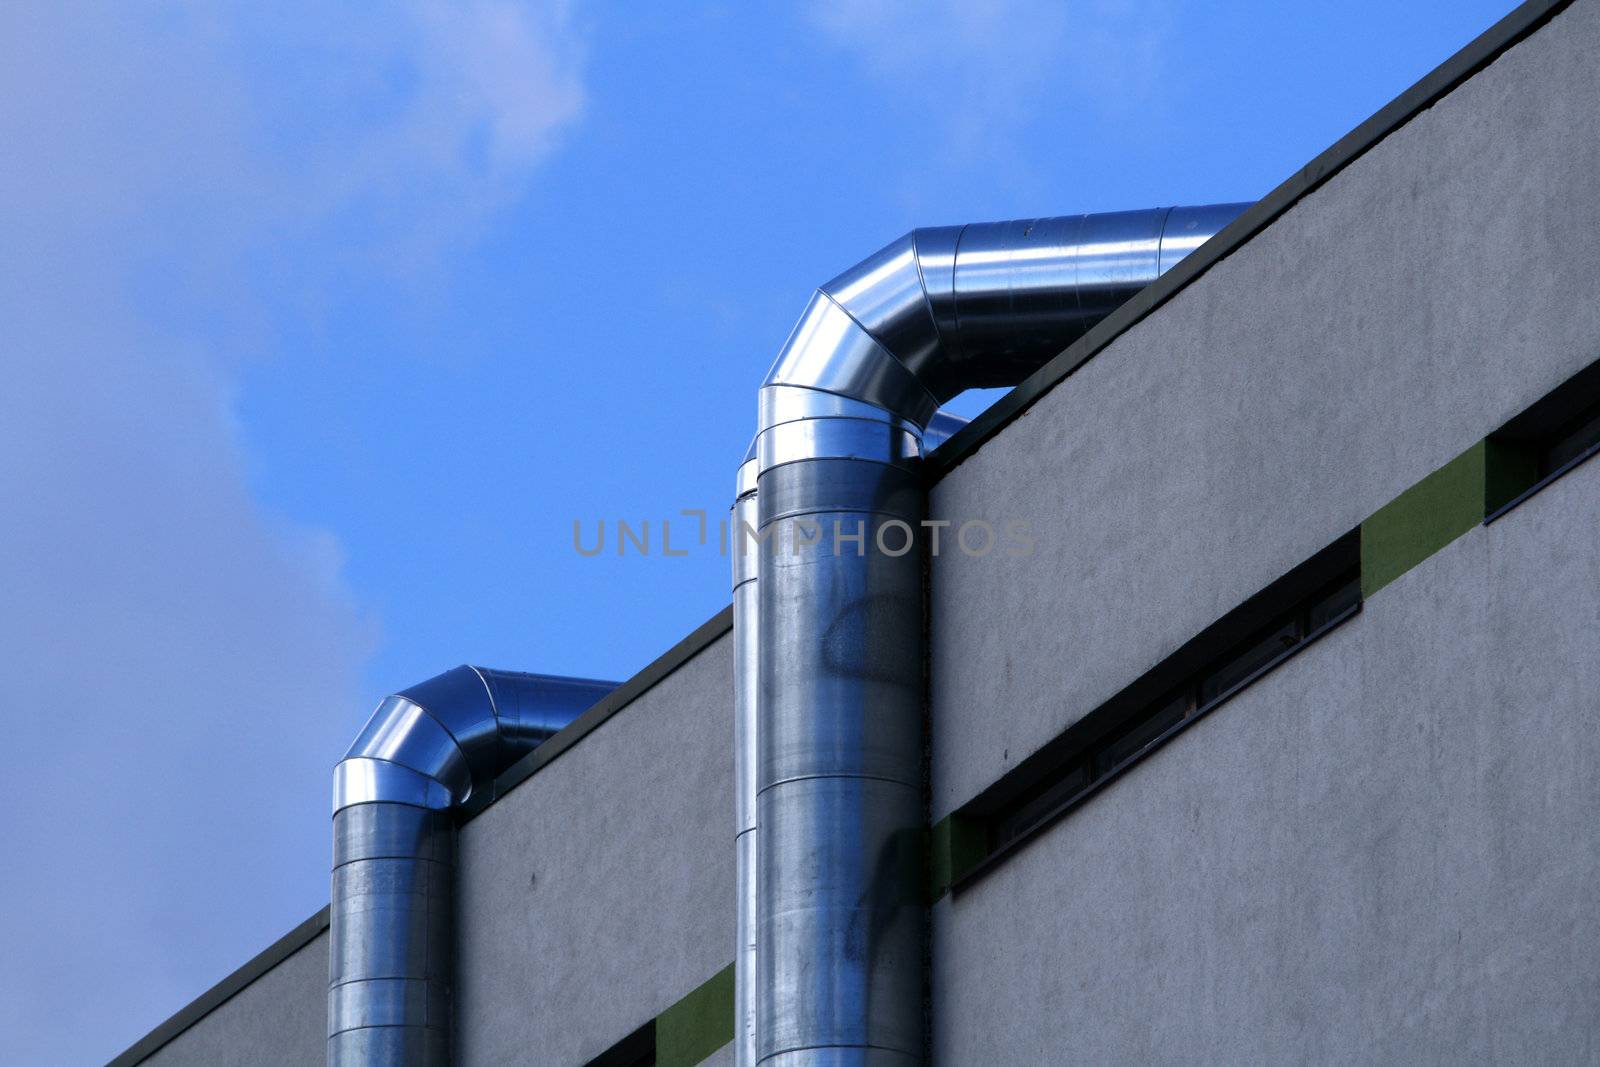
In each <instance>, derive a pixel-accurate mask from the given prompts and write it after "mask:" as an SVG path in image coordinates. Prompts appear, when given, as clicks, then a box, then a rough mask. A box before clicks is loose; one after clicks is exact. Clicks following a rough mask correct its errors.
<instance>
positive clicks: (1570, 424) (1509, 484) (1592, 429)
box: [1484, 362, 1600, 522]
mask: <svg viewBox="0 0 1600 1067" xmlns="http://www.w3.org/2000/svg"><path fill="white" fill-rule="evenodd" d="M1488 446H1489V463H1488V471H1487V478H1488V485H1487V487H1486V489H1487V492H1486V497H1485V503H1486V505H1487V506H1486V508H1485V510H1486V511H1487V515H1486V517H1485V519H1484V521H1485V522H1493V521H1494V520H1495V519H1498V518H1499V517H1500V516H1502V515H1504V514H1505V513H1506V512H1508V511H1510V510H1511V509H1512V508H1514V507H1516V506H1517V505H1518V504H1520V503H1522V502H1523V501H1524V500H1526V499H1528V498H1529V497H1531V496H1533V495H1534V494H1535V493H1537V492H1538V491H1539V490H1541V489H1543V488H1544V487H1545V486H1547V485H1549V484H1550V483H1551V482H1553V481H1555V480H1556V479H1557V478H1559V477H1561V476H1562V475H1563V474H1566V473H1567V472H1568V471H1570V470H1572V469H1573V468H1574V467H1576V466H1578V465H1579V464H1580V463H1582V462H1583V461H1584V460H1586V459H1588V458H1589V457H1590V456H1593V455H1594V454H1595V453H1596V452H1600V362H1595V363H1591V364H1589V366H1587V367H1585V368H1584V369H1583V370H1581V371H1579V372H1578V373H1577V374H1575V375H1573V376H1572V377H1571V378H1568V379H1567V380H1566V381H1565V382H1563V383H1562V384H1561V385H1558V386H1557V387H1556V388H1554V389H1552V390H1551V391H1550V392H1549V393H1547V394H1545V395H1544V396H1543V397H1541V398H1540V399H1539V400H1538V401H1537V402H1536V403H1534V404H1533V405H1531V406H1530V407H1529V408H1528V409H1527V410H1526V411H1524V412H1523V413H1522V414H1520V415H1518V416H1517V417H1516V418H1514V419H1512V420H1511V421H1510V422H1508V423H1506V424H1505V425H1504V426H1502V427H1500V429H1498V430H1496V431H1495V432H1494V433H1492V434H1490V435H1489V441H1488Z"/></svg>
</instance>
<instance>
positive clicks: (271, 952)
mask: <svg viewBox="0 0 1600 1067" xmlns="http://www.w3.org/2000/svg"><path fill="white" fill-rule="evenodd" d="M327 928H328V906H327V905H323V907H322V910H321V911H318V912H317V913H316V914H315V915H313V916H311V917H310V918H309V919H306V920H305V921H304V922H302V923H301V924H300V925H298V926H296V927H295V928H294V929H293V930H290V931H289V932H288V933H286V934H284V935H283V936H282V937H280V938H278V940H276V941H274V942H273V943H272V944H270V945H268V946H267V947H266V948H264V949H262V950H261V951H260V952H258V953H256V954H255V955H254V956H252V957H251V958H250V959H249V960H247V961H246V962H245V964H244V965H243V966H241V967H239V968H238V969H237V970H235V971H234V972H233V973H232V974H230V975H228V977H226V978H224V979H223V980H222V981H220V982H218V983H217V984H216V985H214V986H212V987H211V988H210V989H208V990H206V991H205V992H204V993H201V994H200V995H199V996H198V997H195V998H194V999H193V1000H191V1001H190V1002H189V1003H187V1004H185V1005H184V1006H183V1007H182V1008H179V1009H178V1010H177V1011H176V1012H174V1013H173V1014H172V1015H171V1016H169V1017H168V1018H167V1019H166V1021H165V1022H162V1023H161V1024H160V1025H159V1026H157V1027H156V1028H155V1029H154V1030H151V1031H150V1032H149V1033H147V1034H145V1035H144V1036H143V1037H141V1038H140V1039H139V1040H137V1041H135V1042H134V1043H133V1044H131V1045H129V1046H128V1048H127V1050H126V1051H124V1052H123V1053H122V1054H121V1055H120V1056H118V1057H117V1058H116V1059H114V1060H112V1061H111V1062H110V1063H109V1064H107V1065H106V1067H133V1065H134V1064H136V1063H142V1062H143V1061H144V1060H146V1059H149V1058H150V1057H151V1056H153V1055H155V1054H156V1053H157V1052H158V1051H160V1049H161V1048H163V1047H164V1046H166V1045H167V1044H170V1043H171V1042H172V1041H173V1040H174V1039H175V1038H177V1037H178V1035H180V1034H182V1033H183V1032H184V1031H185V1030H187V1029H189V1028H190V1027H191V1026H193V1025H194V1024H195V1023H197V1022H199V1021H200V1020H201V1019H203V1018H205V1017H206V1016H207V1015H210V1014H211V1013H212V1012H213V1011H216V1010H217V1009H218V1008H220V1007H222V1005H223V1004H225V1003H227V1002H228V1001H229V1000H232V999H233V997H234V994H236V993H240V992H242V991H243V990H244V989H245V987H246V986H249V985H251V984H253V983H254V982H255V980H256V979H258V978H260V977H261V976H262V975H264V974H266V973H267V972H268V971H270V970H272V969H273V968H274V967H276V966H278V964H280V963H282V962H283V961H284V960H286V959H288V958H289V957H290V956H293V955H294V954H295V953H296V952H299V951H300V950H301V949H303V948H305V947H306V946H307V945H309V944H311V942H313V941H315V940H316V939H317V938H318V937H320V936H321V935H322V932H323V931H324V930H326V929H327Z"/></svg>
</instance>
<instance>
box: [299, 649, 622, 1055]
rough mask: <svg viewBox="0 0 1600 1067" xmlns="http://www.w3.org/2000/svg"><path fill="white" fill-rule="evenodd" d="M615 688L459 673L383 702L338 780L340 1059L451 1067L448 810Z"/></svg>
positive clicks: (451, 835)
mask: <svg viewBox="0 0 1600 1067" xmlns="http://www.w3.org/2000/svg"><path fill="white" fill-rule="evenodd" d="M614 688H616V683H614V682H600V681H594V680H591V679H587V678H555V677H549V676H545V675H536V674H520V673H516V672H512V671H493V670H486V669H484V668H480V667H457V668H455V669H454V670H451V671H446V672H445V673H444V674H441V675H439V676H438V677H436V678H431V679H429V680H428V681H426V682H423V683H422V684H420V685H416V686H412V687H411V688H410V689H406V690H403V691H401V692H399V693H396V694H395V695H393V696H391V697H387V698H385V699H384V700H383V702H382V703H380V704H379V705H378V709H377V711H375V712H373V714H372V718H371V719H370V720H369V721H368V722H367V725H366V728H365V729H363V730H362V731H361V734H360V736H358V737H357V738H356V740H355V743H354V744H352V745H351V746H350V751H349V752H348V753H347V754H346V755H345V757H344V759H343V760H341V761H340V763H339V765H338V766H337V767H336V768H335V769H334V772H333V904H332V908H331V917H330V922H331V929H330V943H331V946H332V947H331V952H330V957H331V959H330V963H329V975H328V1063H329V1064H330V1065H362V1067H370V1065H374V1064H384V1065H403V1067H412V1065H415V1067H442V1065H444V1064H448V1063H449V1062H450V999H451V985H452V977H451V969H452V966H453V958H454V937H453V928H454V886H455V833H456V831H455V827H456V823H455V813H454V812H453V811H452V810H451V809H452V808H454V807H456V806H458V805H460V804H461V803H463V802H464V801H465V800H466V799H467V798H468V797H469V796H471V795H472V792H473V790H474V789H477V788H479V787H481V786H483V785H484V784H486V783H487V782H489V781H490V780H491V779H493V777H494V776H495V775H496V774H498V773H500V772H501V771H502V770H504V769H505V768H506V767H507V766H509V765H510V764H511V763H513V762H515V760H516V759H517V758H518V757H520V756H522V755H523V754H524V753H526V752H528V751H530V750H532V749H533V748H535V747H537V746H538V745H539V744H541V743H542V742H543V741H545V740H546V739H547V738H549V737H550V735H551V734H553V733H555V732H556V731H557V730H559V729H561V728H562V727H563V726H566V725H567V724H568V723H570V722H571V721H572V720H573V719H575V718H577V716H578V715H579V714H581V713H582V712H583V711H584V710H585V709H587V708H589V707H590V706H592V705H593V704H595V703H596V702H598V701H599V700H600V699H601V698H602V697H604V696H605V695H606V694H607V693H609V692H610V691H611V690H612V689H614Z"/></svg>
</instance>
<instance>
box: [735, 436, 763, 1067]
mask: <svg viewBox="0 0 1600 1067" xmlns="http://www.w3.org/2000/svg"><path fill="white" fill-rule="evenodd" d="M759 522H760V516H759V515H758V514H757V511H756V460H755V446H754V444H752V445H751V451H750V453H749V454H748V455H746V457H745V461H744V462H743V463H742V464H740V465H739V474H738V478H737V484H736V486H735V493H734V503H733V516H732V528H733V542H732V544H733V552H732V556H733V657H734V671H735V675H734V689H733V798H734V850H735V851H734V884H735V894H736V903H735V907H736V909H737V910H736V912H735V919H734V946H735V956H734V965H733V1003H734V1032H733V1040H734V1046H733V1062H734V1064H735V1067H755V1065H756V1062H757V1059H756V1031H757V1027H758V1025H759V1024H758V1022H757V1020H758V1018H759V1016H758V1014H757V1013H758V1005H757V1002H756V991H757V989H758V984H757V979H756V902H757V888H756V886H757V882H756V736H757V730H758V724H757V722H756V713H757V707H758V706H759V701H758V699H757V681H758V675H757V670H758V668H757V659H756V657H757V653H758V652H759V650H760V647H761V646H760V642H759V639H758V637H757V634H758V625H759V623H760V618H761V616H760V611H759V604H758V603H757V599H756V589H757V573H756V564H757V557H756V552H755V548H754V547H753V546H754V545H755V544H756V542H755V541H754V540H753V538H752V536H751V535H753V534H754V533H755V532H756V530H757V528H758V523H759Z"/></svg>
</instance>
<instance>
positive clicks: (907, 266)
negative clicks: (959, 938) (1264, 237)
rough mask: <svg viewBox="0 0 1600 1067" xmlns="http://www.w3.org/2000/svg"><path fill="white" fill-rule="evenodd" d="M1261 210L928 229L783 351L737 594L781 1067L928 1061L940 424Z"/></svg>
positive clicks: (890, 252)
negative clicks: (949, 404)
mask: <svg viewBox="0 0 1600 1067" xmlns="http://www.w3.org/2000/svg"><path fill="white" fill-rule="evenodd" d="M1246 206H1248V205H1245V204H1226V205H1215V206H1211V207H1200V208H1166V209H1159V210H1153V211H1134V212H1120V213H1116V214H1105V215H1078V216H1069V217H1062V218H1050V219H1031V220H1022V221H1016V222H1001V223H991V224H982V225H971V226H964V227H940V228H934V229H923V230H916V231H914V232H912V233H910V234H908V235H907V236H905V237H903V238H901V239H900V240H898V241H896V242H894V243H893V244H891V245H889V246H888V247H886V248H884V249H882V250H881V251H879V252H877V253H876V254H874V255H873V256H871V257H869V258H868V259H866V260H865V261H863V262H862V263H861V264H859V265H858V266H856V267H854V268H852V269H850V270H848V271H846V272H845V273H844V274H841V275H839V276H838V277H837V278H835V279H833V280H832V281H831V282H829V283H828V284H826V285H824V286H823V287H822V288H821V289H819V290H818V291H817V292H816V293H815V294H814V295H813V296H812V298H811V302H810V304H809V305H808V306H807V308H806V310H805V313H804V314H803V315H802V316H801V319H800V322H799V324H798V325H797V326H796V327H795V329H794V332H793V333H792V334H791V335H790V337H789V340H788V342H787V343H786V344H785V345H784V347H783V350H782V351H781V352H780V354H779V356H778V359H777V361H776V363H775V364H774V365H773V367H772V370H771V371H770V372H769V374H768V375H767V379H766V381H765V383H764V384H763V385H762V387H761V392H760V403H759V432H758V435H757V438H756V448H755V456H754V472H753V473H754V475H755V479H754V481H755V484H754V490H755V492H754V502H755V503H754V508H755V510H756V512H757V516H758V518H757V525H758V527H759V529H760V531H761V534H762V536H763V537H765V538H767V539H768V540H767V541H766V543H765V545H764V547H763V549H762V550H761V551H760V552H758V553H756V557H757V566H756V567H755V569H754V573H753V574H747V576H746V580H745V583H744V584H743V585H741V586H740V588H750V587H753V589H751V591H750V592H748V593H744V594H740V593H737V592H736V594H735V613H736V614H735V620H736V622H735V626H736V631H737V629H739V628H741V627H742V628H743V629H745V634H744V636H743V638H740V637H738V636H736V638H735V640H736V642H738V641H744V642H748V643H751V644H754V646H755V651H754V653H753V654H751V652H750V650H749V649H748V648H747V647H745V645H743V644H741V645H740V655H739V659H738V663H739V665H740V668H739V669H740V670H741V672H745V671H749V670H750V669H751V668H752V666H753V667H754V670H755V673H756V676H757V677H756V682H755V684H754V685H753V686H752V685H751V684H750V682H749V679H748V678H747V677H743V676H742V677H741V679H740V683H739V686H738V692H739V694H740V700H741V701H742V702H743V703H742V704H741V707H742V708H747V709H748V708H749V707H750V706H751V704H752V702H753V704H754V722H755V734H756V736H755V737H754V738H753V739H752V738H751V737H750V736H749V732H748V730H747V729H746V730H741V731H740V734H739V737H738V739H737V744H738V749H739V751H740V752H741V756H740V758H741V759H753V760H754V779H755V781H754V792H755V797H754V809H755V811H754V816H755V818H754V822H753V823H749V824H748V825H749V826H751V827H759V831H758V832H756V833H747V834H742V835H741V842H743V841H745V840H746V839H748V838H754V841H755V847H754V853H755V858H754V865H755V878H754V880H753V883H751V884H748V885H747V884H743V883H742V884H741V892H743V891H745V890H747V889H748V891H749V892H751V893H752V894H753V897H754V899H753V903H752V905H751V906H752V907H753V909H754V912H755V914H754V919H753V925H754V927H755V951H756V961H755V966H756V968H757V973H758V974H759V976H760V977H759V981H758V986H759V988H758V989H757V990H756V992H755V995H754V998H753V999H754V1002H755V1004H754V1013H755V1019H756V1025H755V1035H754V1041H753V1044H754V1053H753V1054H754V1056H755V1057H756V1058H757V1060H758V1061H759V1062H760V1063H763V1064H768V1065H772V1067H779V1065H791V1064H793V1065H798V1064H846V1063H849V1064H863V1063H883V1064H890V1063H914V1062H918V1061H920V1060H921V1059H922V1058H923V1052H924V1047H923V1046H924V1037H923V1032H924V1018H923V1007H922V1005H923V926H924V922H925V909H924V907H923V900H922V897H923V879H922V856H921V840H922V830H923V828H924V824H925V818H924V788H925V787H924V781H923V768H922V762H923V730H922V719H923V703H924V693H923V686H924V683H923V664H924V649H923V615H922V573H921V568H922V559H923V552H922V548H921V541H922V537H921V535H922V534H923V532H924V531H923V530H922V528H921V527H920V523H921V522H922V519H923V510H924V502H925V501H924V492H923V487H922V483H921V477H920V473H919V471H918V465H919V463H920V460H921V458H922V456H923V453H924V450H925V445H926V442H925V439H924V431H925V430H926V428H927V427H928V424H929V421H930V419H931V418H932V417H933V415H934V413H935V411H936V410H937V408H938V406H939V405H940V404H941V403H943V402H944V401H946V400H948V399H950V398H951V397H954V396H956V395H957V394H959V393H961V392H963V391H964V390H966V389H970V388H977V387H988V386H1008V385H1015V384H1017V383H1018V382H1020V381H1021V380H1022V379H1023V378H1025V377H1026V376H1027V375H1028V374H1030V373H1032V372H1033V371H1034V370H1036V369H1038V368H1039V367H1040V366H1042V365H1043V364H1044V363H1045V362H1046V361H1048V360H1049V359H1050V358H1051V357H1053V356H1055V355H1056V354H1057V353H1058V352H1060V351H1061V350H1062V349H1063V348H1065V347H1066V346H1067V345H1069V344H1070V343H1071V342H1072V341H1073V340H1075V339H1076V338H1078V337H1079V336H1081V335H1082V334H1083V333H1085V332H1086V331H1087V330H1088V329H1089V328H1090V327H1092V326H1093V325H1094V324H1095V323H1096V322H1099V321H1100V320H1101V319H1102V318H1104V317H1105V316H1106V315H1108V314H1109V313H1110V312H1111V311H1112V310H1114V309H1115V308H1116V307H1117V306H1118V305H1119V304H1121V303H1122V302H1123V301H1125V300H1127V299H1128V298H1129V297H1130V296H1132V295H1133V294H1134V293H1136V292H1138V291H1139V290H1140V289H1141V288H1143V287H1144V286H1145V285H1147V284H1149V283H1150V282H1151V281H1153V280H1155V278H1156V277H1158V276H1159V275H1160V274H1161V273H1162V272H1164V271H1166V270H1167V269H1169V268H1170V267H1172V266H1173V264H1175V263H1177V262H1178V260H1180V259H1181V258H1183V256H1185V255H1187V254H1188V253H1189V252H1191V251H1193V250H1194V249H1195V248H1197V247H1198V246H1199V245H1200V244H1202V243H1204V242H1205V241H1206V240H1207V239H1208V238H1210V237H1211V236H1212V235H1213V234H1214V233H1216V232H1217V231H1218V230H1220V229H1221V228H1222V227H1223V226H1224V225H1226V224H1227V223H1228V222H1229V221H1231V220H1232V219H1233V218H1234V217H1235V216H1237V215H1238V214H1239V213H1240V212H1241V211H1243V210H1244V208H1245V207H1246ZM749 473H750V472H749V471H748V470H747V469H746V468H743V467H742V468H741V488H747V487H748V486H749V482H750V477H749ZM748 495H749V494H748V493H745V494H742V495H741V499H745V498H746V497H747V496H748ZM949 518H956V517H949ZM961 518H968V517H961ZM976 518H984V519H990V518H993V517H988V516H977V517H976ZM912 534H915V535H917V542H918V543H917V544H916V545H914V546H913V545H911V544H909V543H908V541H907V538H908V536H909V535H912ZM736 565H737V564H736ZM752 579H753V580H752ZM741 596H742V597H743V598H744V600H743V602H742V603H741ZM752 601H753V603H754V605H755V611H754V612H753V613H752V611H751V602H752ZM752 618H753V620H754V625H753V626H752V625H750V620H751V619H752ZM748 803H749V801H748V799H747V798H745V797H744V796H742V795H741V809H740V810H741V819H742V820H746V819H748V815H747V814H746V808H747V806H748ZM741 825H744V823H742V824H741ZM741 847H743V846H742V845H741ZM744 936H746V931H745V930H743V929H741V937H744ZM747 951H748V948H747V946H745V944H744V942H743V941H741V953H742V954H743V953H746V952H747ZM741 962H744V957H743V955H742V956H741ZM740 1003H741V1008H742V1006H743V1004H744V1002H743V1000H741V1002H740Z"/></svg>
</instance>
